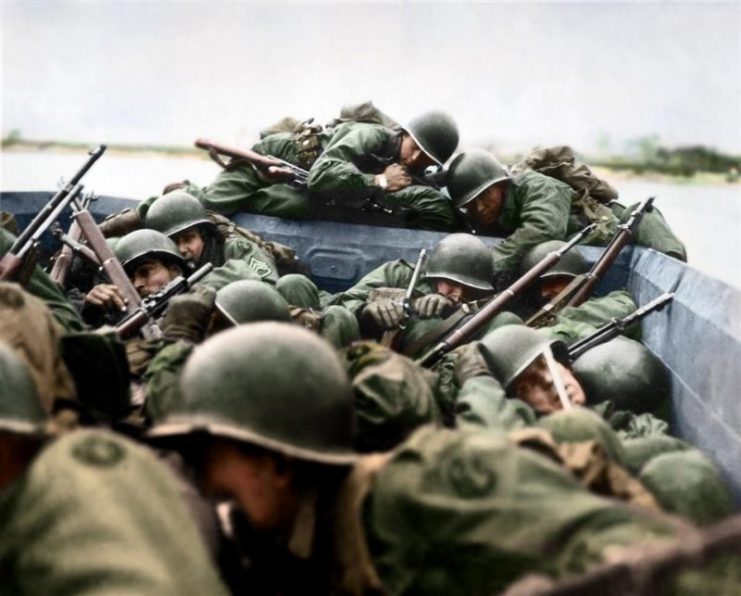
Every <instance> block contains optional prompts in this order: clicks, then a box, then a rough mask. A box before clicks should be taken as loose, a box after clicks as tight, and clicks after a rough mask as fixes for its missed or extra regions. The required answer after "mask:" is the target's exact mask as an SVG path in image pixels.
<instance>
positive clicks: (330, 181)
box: [308, 122, 455, 230]
mask: <svg viewBox="0 0 741 596" xmlns="http://www.w3.org/2000/svg"><path fill="white" fill-rule="evenodd" d="M400 142H401V136H400V132H399V131H398V130H389V129H388V128H386V127H384V126H381V125H377V124H368V123H361V122H347V123H343V124H340V125H339V126H337V127H336V129H335V130H334V134H333V136H332V138H331V140H330V141H329V142H328V144H327V146H326V148H325V150H324V152H323V153H322V154H321V156H320V157H319V158H318V159H317V160H316V162H315V163H314V165H313V166H312V168H311V170H310V171H309V182H308V187H309V190H310V191H311V193H312V195H313V196H315V197H316V199H317V200H318V202H319V204H321V207H320V209H321V210H322V211H323V212H325V213H329V214H332V216H333V217H335V216H337V217H339V218H340V219H344V218H349V219H354V221H357V222H359V223H362V222H363V220H364V219H366V220H367V219H368V218H371V217H373V216H374V215H375V216H378V217H379V218H381V219H379V221H380V222H382V223H383V221H384V220H383V218H384V214H386V217H385V220H386V222H387V223H388V225H403V226H405V227H415V228H422V229H428V230H450V229H452V228H453V227H455V218H454V214H453V209H452V206H451V203H450V200H449V199H448V198H447V197H446V196H445V195H443V194H442V193H441V192H440V191H439V190H437V189H436V188H434V187H433V186H432V185H431V184H430V183H429V182H427V181H425V180H424V179H415V180H414V183H413V184H412V185H411V186H408V187H407V188H404V189H402V190H398V191H396V192H389V193H385V192H384V191H382V190H381V189H380V188H378V187H377V186H375V184H374V177H375V175H377V174H381V173H382V172H383V170H384V169H385V168H386V167H387V166H388V165H390V164H392V163H394V162H396V161H398V153H399V147H400ZM358 211H365V213H366V215H365V218H364V217H363V216H360V217H358V215H357V213H358ZM353 216H354V217H353Z"/></svg>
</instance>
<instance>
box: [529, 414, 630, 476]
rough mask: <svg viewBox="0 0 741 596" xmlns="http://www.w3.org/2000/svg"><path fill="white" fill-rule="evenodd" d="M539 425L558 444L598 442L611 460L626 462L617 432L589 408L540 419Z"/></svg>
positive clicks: (620, 462)
mask: <svg viewBox="0 0 741 596" xmlns="http://www.w3.org/2000/svg"><path fill="white" fill-rule="evenodd" d="M537 425H538V426H540V427H542V428H545V429H546V430H547V431H549V432H550V433H551V435H553V438H554V439H555V440H556V441H557V442H558V443H580V442H583V441H596V442H597V443H599V444H600V445H601V446H602V448H603V449H604V450H605V452H606V453H607V455H608V456H609V457H610V459H613V460H615V461H616V462H618V463H619V464H623V462H624V460H625V452H624V450H623V445H622V443H621V442H620V439H619V438H618V436H617V434H616V433H615V431H614V430H613V429H612V428H611V427H610V425H609V424H607V422H606V421H605V419H604V418H602V416H600V415H599V414H597V413H596V412H593V411H592V410H589V409H587V408H572V409H570V410H561V411H560V412H554V413H553V414H549V415H548V416H543V417H542V418H540V419H539V420H538V422H537Z"/></svg>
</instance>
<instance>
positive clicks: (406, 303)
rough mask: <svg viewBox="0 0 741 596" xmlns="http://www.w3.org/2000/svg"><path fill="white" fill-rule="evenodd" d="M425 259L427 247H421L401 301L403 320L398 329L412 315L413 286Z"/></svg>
mask: <svg viewBox="0 0 741 596" xmlns="http://www.w3.org/2000/svg"><path fill="white" fill-rule="evenodd" d="M425 261H427V249H426V248H423V249H422V250H420V251H419V256H418V257H417V262H416V263H415V264H414V271H413V272H412V279H411V280H409V286H408V287H407V291H406V293H405V294H404V298H403V299H402V301H401V307H402V308H403V309H404V320H403V321H402V322H401V324H400V325H399V329H404V328H405V327H406V326H407V321H409V319H411V318H412V316H413V315H414V307H413V306H412V296H413V295H414V288H416V287H417V282H418V281H419V276H420V275H421V273H422V268H423V267H424V266H425Z"/></svg>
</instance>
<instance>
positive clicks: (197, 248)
mask: <svg viewBox="0 0 741 596" xmlns="http://www.w3.org/2000/svg"><path fill="white" fill-rule="evenodd" d="M173 240H175V244H177V245H178V252H179V253H180V256H181V257H183V258H184V259H185V260H186V261H195V262H197V261H198V259H200V258H201V253H202V252H203V247H204V245H205V243H204V242H203V237H202V236H201V234H200V232H199V231H198V229H197V228H190V229H188V230H184V231H182V232H180V233H179V234H176V235H175V237H174V238H173Z"/></svg>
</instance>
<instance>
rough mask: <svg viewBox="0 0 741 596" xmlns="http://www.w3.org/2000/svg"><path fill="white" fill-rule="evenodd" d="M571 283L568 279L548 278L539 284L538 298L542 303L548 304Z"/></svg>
mask: <svg viewBox="0 0 741 596" xmlns="http://www.w3.org/2000/svg"><path fill="white" fill-rule="evenodd" d="M570 282H571V278H569V277H548V278H546V279H544V280H543V281H541V282H540V297H541V298H542V299H543V302H550V301H551V300H553V299H554V298H555V297H556V296H558V295H559V294H560V293H561V292H562V291H563V290H564V289H565V288H566V286H568V285H569V283H570Z"/></svg>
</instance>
